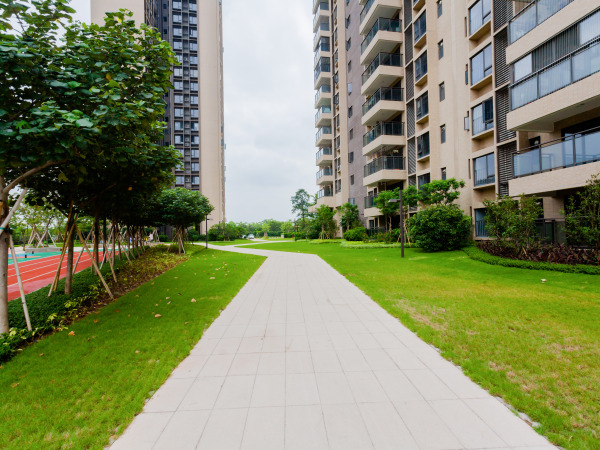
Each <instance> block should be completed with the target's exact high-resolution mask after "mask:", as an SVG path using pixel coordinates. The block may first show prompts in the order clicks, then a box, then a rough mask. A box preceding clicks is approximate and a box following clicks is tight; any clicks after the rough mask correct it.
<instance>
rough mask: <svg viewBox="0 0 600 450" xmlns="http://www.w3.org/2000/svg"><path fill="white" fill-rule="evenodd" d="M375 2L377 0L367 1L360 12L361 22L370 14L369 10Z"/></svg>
mask: <svg viewBox="0 0 600 450" xmlns="http://www.w3.org/2000/svg"><path fill="white" fill-rule="evenodd" d="M373 3H375V0H369V1H368V2H367V3H365V6H364V7H363V9H362V11H361V12H360V22H361V23H362V21H363V20H364V18H365V17H367V14H369V11H370V10H371V6H373Z"/></svg>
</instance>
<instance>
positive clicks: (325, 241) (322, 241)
mask: <svg viewBox="0 0 600 450" xmlns="http://www.w3.org/2000/svg"><path fill="white" fill-rule="evenodd" d="M341 242H342V241H341V240H340V239H313V240H311V241H309V243H310V244H317V245H318V244H339V243H341Z"/></svg>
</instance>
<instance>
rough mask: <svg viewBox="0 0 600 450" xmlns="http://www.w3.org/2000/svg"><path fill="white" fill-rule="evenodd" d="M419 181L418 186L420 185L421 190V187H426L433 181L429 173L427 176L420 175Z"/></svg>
mask: <svg viewBox="0 0 600 450" xmlns="http://www.w3.org/2000/svg"><path fill="white" fill-rule="evenodd" d="M417 180H418V182H417V184H418V186H419V188H421V186H424V185H426V184H428V183H429V182H430V181H431V175H430V174H428V173H426V174H425V175H419V176H418V178H417Z"/></svg>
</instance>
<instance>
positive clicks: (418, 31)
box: [414, 13, 427, 42]
mask: <svg viewBox="0 0 600 450" xmlns="http://www.w3.org/2000/svg"><path fill="white" fill-rule="evenodd" d="M426 32H427V17H426V14H425V13H423V14H421V15H420V16H419V18H418V19H417V20H415V25H414V42H417V41H418V40H419V39H421V37H422V36H423V35H424V34H425V33H426Z"/></svg>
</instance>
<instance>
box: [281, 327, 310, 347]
mask: <svg viewBox="0 0 600 450" xmlns="http://www.w3.org/2000/svg"><path fill="white" fill-rule="evenodd" d="M293 325H296V324H293ZM285 351H286V352H308V351H310V345H309V343H308V338H307V337H306V336H304V335H301V336H299V335H292V336H286V338H285Z"/></svg>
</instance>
